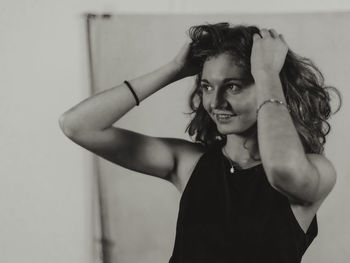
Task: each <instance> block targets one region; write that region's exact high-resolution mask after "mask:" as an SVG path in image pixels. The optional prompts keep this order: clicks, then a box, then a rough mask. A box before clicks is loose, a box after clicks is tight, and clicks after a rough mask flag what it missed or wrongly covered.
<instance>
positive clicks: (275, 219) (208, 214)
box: [169, 144, 318, 263]
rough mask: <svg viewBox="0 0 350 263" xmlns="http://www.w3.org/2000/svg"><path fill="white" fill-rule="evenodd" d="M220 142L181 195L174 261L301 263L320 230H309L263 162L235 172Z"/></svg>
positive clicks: (206, 155) (202, 159) (204, 157)
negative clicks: (266, 170) (269, 178)
mask: <svg viewBox="0 0 350 263" xmlns="http://www.w3.org/2000/svg"><path fill="white" fill-rule="evenodd" d="M229 170H230V163H229V161H228V160H227V159H226V157H225V156H224V155H223V154H222V151H221V146H220V145H218V144H216V145H214V146H212V147H211V148H209V150H208V151H207V152H205V153H204V154H203V155H202V156H201V157H200V159H199V161H198V162H197V164H196V166H195V168H194V170H193V173H192V175H191V177H190V179H189V181H188V183H187V185H186V187H185V190H184V192H183V194H182V196H181V200H180V206H179V214H178V219H177V226H176V237H175V245H174V250H173V254H172V256H171V258H170V261H169V263H197V262H198V263H207V262H208V263H209V262H210V263H226V262H230V263H258V262H259V263H264V262H268V263H298V262H301V258H302V255H303V254H304V252H305V251H306V249H307V248H308V246H309V245H310V244H311V242H312V240H313V239H314V238H315V237H316V235H317V232H318V227H317V218H316V215H315V217H314V218H313V220H312V223H311V224H310V226H309V228H308V230H307V232H306V233H304V231H303V230H302V228H301V227H300V225H299V223H298V221H297V220H296V218H295V216H294V214H293V212H292V210H291V207H290V204H289V201H288V199H287V197H286V196H284V195H283V194H281V193H280V192H278V191H277V190H275V189H274V188H273V187H272V186H271V185H270V184H269V182H268V180H267V178H266V174H265V172H264V169H263V166H262V164H259V165H257V166H254V167H251V168H248V169H242V170H236V171H235V173H233V174H231V173H230V171H229Z"/></svg>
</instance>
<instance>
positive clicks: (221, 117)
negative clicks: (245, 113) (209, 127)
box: [214, 112, 237, 121]
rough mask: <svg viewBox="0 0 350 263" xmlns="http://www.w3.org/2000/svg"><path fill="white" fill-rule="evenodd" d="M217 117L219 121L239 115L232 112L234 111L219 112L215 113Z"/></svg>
mask: <svg viewBox="0 0 350 263" xmlns="http://www.w3.org/2000/svg"><path fill="white" fill-rule="evenodd" d="M214 116H215V118H216V119H217V120H218V121H227V120H229V119H230V118H231V117H235V116H237V114H232V113H223V112H220V113H219V112H218V113H214Z"/></svg>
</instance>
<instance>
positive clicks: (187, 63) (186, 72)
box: [172, 41, 200, 79]
mask: <svg viewBox="0 0 350 263" xmlns="http://www.w3.org/2000/svg"><path fill="white" fill-rule="evenodd" d="M191 44H192V42H190V41H188V42H186V43H185V44H184V45H183V46H182V48H181V49H180V51H179V52H178V54H177V55H176V56H175V58H174V59H173V60H172V62H173V63H174V64H175V66H176V68H177V71H178V74H177V75H178V76H177V79H182V78H186V77H190V76H194V75H196V74H198V73H199V71H200V66H199V63H198V61H196V60H194V59H193V58H192V57H191Z"/></svg>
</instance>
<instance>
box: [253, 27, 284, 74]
mask: <svg viewBox="0 0 350 263" xmlns="http://www.w3.org/2000/svg"><path fill="white" fill-rule="evenodd" d="M260 35H261V37H260ZM260 35H259V34H254V36H253V47H252V53H251V57H250V62H251V73H252V75H253V77H254V79H255V80H256V79H257V78H258V77H259V76H260V75H261V74H277V76H278V74H279V73H280V71H281V69H282V67H283V64H284V61H285V58H286V55H287V52H288V45H287V43H286V42H285V40H284V38H283V36H282V35H279V34H278V33H277V32H276V31H275V30H274V29H270V30H267V29H261V30H260Z"/></svg>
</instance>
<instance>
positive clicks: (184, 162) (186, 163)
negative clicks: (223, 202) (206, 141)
mask: <svg viewBox="0 0 350 263" xmlns="http://www.w3.org/2000/svg"><path fill="white" fill-rule="evenodd" d="M172 144H173V146H174V151H175V156H176V169H175V171H174V174H173V176H172V180H171V182H172V183H173V184H174V185H175V187H176V188H177V189H178V190H179V192H181V193H182V192H183V190H184V188H185V186H186V184H187V181H188V179H189V178H190V176H191V174H192V172H193V169H194V168H195V166H196V164H197V162H198V160H199V159H200V157H201V156H202V155H203V154H204V153H205V151H206V148H205V147H204V146H203V145H202V144H200V143H194V142H190V141H187V140H181V139H176V140H174V141H173V143H172Z"/></svg>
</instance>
